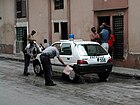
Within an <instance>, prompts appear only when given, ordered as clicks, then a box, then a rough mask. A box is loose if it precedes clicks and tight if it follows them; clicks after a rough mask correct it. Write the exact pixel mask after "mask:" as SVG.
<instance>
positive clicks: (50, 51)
mask: <svg viewBox="0 0 140 105" xmlns="http://www.w3.org/2000/svg"><path fill="white" fill-rule="evenodd" d="M59 47H60V46H58V45H54V46H50V47H47V48H46V49H45V50H43V52H42V54H41V55H40V60H41V64H42V67H43V71H44V77H45V85H46V86H55V85H56V84H55V83H54V82H53V80H52V64H51V60H50V59H51V58H54V57H57V58H58V60H59V61H60V62H61V63H62V64H63V65H65V63H64V62H63V60H62V59H61V58H60V55H59V51H58V48H59Z"/></svg>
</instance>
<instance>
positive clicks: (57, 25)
mask: <svg viewBox="0 0 140 105" xmlns="http://www.w3.org/2000/svg"><path fill="white" fill-rule="evenodd" d="M57 32H59V23H54V33H57Z"/></svg>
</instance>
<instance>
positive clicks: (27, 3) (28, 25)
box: [26, 0, 30, 35]
mask: <svg viewBox="0 0 140 105" xmlns="http://www.w3.org/2000/svg"><path fill="white" fill-rule="evenodd" d="M26 7H27V8H26V12H27V13H26V14H27V35H28V33H29V31H30V29H29V28H30V22H29V9H30V8H29V0H27V2H26Z"/></svg>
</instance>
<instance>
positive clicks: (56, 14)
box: [51, 0, 68, 42]
mask: <svg viewBox="0 0 140 105" xmlns="http://www.w3.org/2000/svg"><path fill="white" fill-rule="evenodd" d="M51 17H52V18H51V22H52V42H55V41H58V40H60V39H61V27H60V23H61V22H68V6H67V0H64V9H59V10H54V0H51ZM54 22H57V23H59V33H54V26H53V23H54Z"/></svg>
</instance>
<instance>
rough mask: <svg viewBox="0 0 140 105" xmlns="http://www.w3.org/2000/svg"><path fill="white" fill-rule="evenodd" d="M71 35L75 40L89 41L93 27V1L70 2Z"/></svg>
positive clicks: (74, 0) (75, 0)
mask: <svg viewBox="0 0 140 105" xmlns="http://www.w3.org/2000/svg"><path fill="white" fill-rule="evenodd" d="M70 2H71V4H70V5H71V7H70V8H71V13H70V14H71V33H73V34H75V38H78V39H79V38H80V39H84V40H89V33H90V28H91V27H92V25H93V23H94V22H93V20H94V18H93V0H70Z"/></svg>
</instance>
